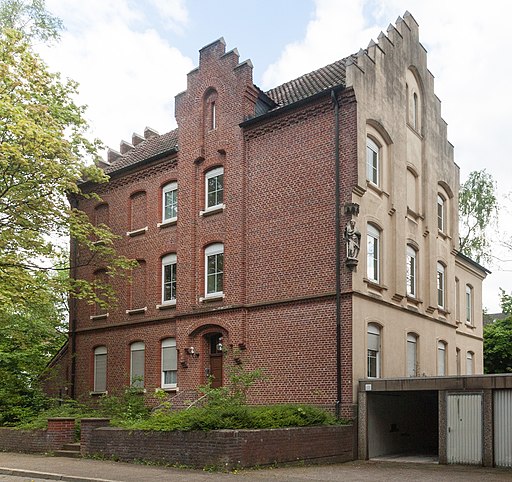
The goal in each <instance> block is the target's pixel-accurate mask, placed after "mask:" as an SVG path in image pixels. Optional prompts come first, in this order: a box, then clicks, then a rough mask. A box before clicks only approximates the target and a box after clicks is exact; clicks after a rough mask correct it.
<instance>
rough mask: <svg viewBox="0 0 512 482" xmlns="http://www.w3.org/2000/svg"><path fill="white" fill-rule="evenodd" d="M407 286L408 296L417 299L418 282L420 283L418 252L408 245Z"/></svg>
mask: <svg viewBox="0 0 512 482" xmlns="http://www.w3.org/2000/svg"><path fill="white" fill-rule="evenodd" d="M405 275H406V285H407V295H408V296H412V297H414V298H416V297H417V281H418V257H417V253H416V250H415V249H414V248H413V247H412V246H411V245H409V244H408V245H407V255H406V274H405Z"/></svg>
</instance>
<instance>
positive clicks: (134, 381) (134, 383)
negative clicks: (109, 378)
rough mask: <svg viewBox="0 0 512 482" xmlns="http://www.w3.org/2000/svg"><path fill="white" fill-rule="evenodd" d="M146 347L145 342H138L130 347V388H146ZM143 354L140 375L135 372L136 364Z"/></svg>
mask: <svg viewBox="0 0 512 482" xmlns="http://www.w3.org/2000/svg"><path fill="white" fill-rule="evenodd" d="M145 350H146V347H145V345H144V342H143V341H136V342H134V343H132V344H131V345H130V386H131V387H136V388H144V374H145V373H144V372H145V368H146V367H145V364H146V363H145V354H146V352H145ZM140 352H142V366H141V370H140V371H139V373H137V372H136V371H135V369H134V368H135V362H136V358H135V357H137V356H139V355H140Z"/></svg>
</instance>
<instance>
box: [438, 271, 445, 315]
mask: <svg viewBox="0 0 512 482" xmlns="http://www.w3.org/2000/svg"><path fill="white" fill-rule="evenodd" d="M437 305H438V306H439V307H440V308H444V307H445V276H444V266H443V265H442V264H441V263H437Z"/></svg>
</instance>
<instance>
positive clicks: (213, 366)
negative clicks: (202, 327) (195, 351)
mask: <svg viewBox="0 0 512 482" xmlns="http://www.w3.org/2000/svg"><path fill="white" fill-rule="evenodd" d="M205 339H206V343H207V346H208V359H207V367H206V375H207V377H211V387H212V388H219V387H221V386H222V376H223V373H222V354H223V351H222V333H208V334H207V335H205Z"/></svg>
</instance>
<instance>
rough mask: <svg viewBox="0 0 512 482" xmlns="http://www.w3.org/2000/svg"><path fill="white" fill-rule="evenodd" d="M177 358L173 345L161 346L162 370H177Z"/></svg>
mask: <svg viewBox="0 0 512 482" xmlns="http://www.w3.org/2000/svg"><path fill="white" fill-rule="evenodd" d="M177 369H178V359H177V356H176V347H175V346H166V347H164V348H162V371H168V370H177Z"/></svg>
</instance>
